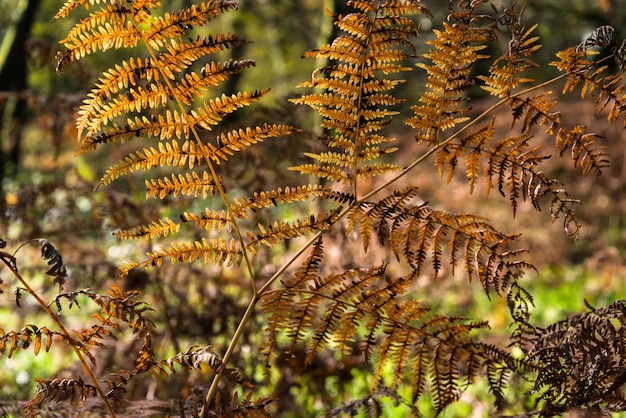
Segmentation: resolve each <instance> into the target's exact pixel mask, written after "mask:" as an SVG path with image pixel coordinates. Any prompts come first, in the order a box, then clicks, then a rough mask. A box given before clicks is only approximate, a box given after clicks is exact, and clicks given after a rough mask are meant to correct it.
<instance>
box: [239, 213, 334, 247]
mask: <svg viewBox="0 0 626 418" xmlns="http://www.w3.org/2000/svg"><path fill="white" fill-rule="evenodd" d="M340 211H341V208H338V209H335V210H332V211H330V212H328V213H318V214H317V216H315V215H309V216H308V217H306V218H301V219H296V220H295V221H293V222H292V223H288V222H285V221H280V222H279V221H275V222H274V223H270V224H268V225H267V227H265V226H263V225H261V224H259V225H258V232H256V233H254V234H253V233H251V232H248V233H247V236H248V245H247V246H246V248H247V249H248V250H250V251H252V252H255V249H254V247H256V246H257V245H259V244H264V245H267V246H268V247H272V246H274V244H277V243H279V242H281V241H284V240H289V239H293V238H298V237H300V236H302V235H304V234H306V233H309V232H315V231H327V230H328V229H329V228H330V227H331V226H332V224H333V223H335V222H336V220H337V214H338V213H339V212H340Z"/></svg>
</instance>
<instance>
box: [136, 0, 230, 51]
mask: <svg viewBox="0 0 626 418" xmlns="http://www.w3.org/2000/svg"><path fill="white" fill-rule="evenodd" d="M237 7H238V6H237V2H235V1H228V0H210V1H206V2H200V3H198V4H192V5H191V6H189V7H186V8H184V9H181V10H177V11H174V12H172V13H165V15H164V16H157V17H155V18H154V21H153V22H152V24H151V26H150V29H149V30H148V31H146V34H145V35H144V36H145V37H146V40H147V41H148V42H149V43H150V45H152V46H153V47H155V48H157V47H162V46H163V45H164V44H166V43H167V42H168V41H169V39H172V38H179V37H181V36H183V35H184V34H185V32H186V31H188V30H191V29H192V28H193V27H194V26H204V25H206V24H207V23H209V22H210V21H211V20H213V19H214V18H215V17H218V16H220V15H222V14H224V13H226V12H228V11H230V10H236V9H237Z"/></svg>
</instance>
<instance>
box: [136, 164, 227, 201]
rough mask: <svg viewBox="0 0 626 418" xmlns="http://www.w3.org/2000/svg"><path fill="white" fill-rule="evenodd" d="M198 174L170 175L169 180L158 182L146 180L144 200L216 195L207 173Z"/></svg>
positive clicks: (214, 186) (215, 187) (163, 179)
mask: <svg viewBox="0 0 626 418" xmlns="http://www.w3.org/2000/svg"><path fill="white" fill-rule="evenodd" d="M201 175H202V177H200V174H198V173H195V172H187V173H185V175H182V174H178V175H176V174H172V176H171V178H168V177H164V178H162V179H158V180H154V179H152V180H146V199H152V198H158V199H164V198H165V197H167V196H172V197H176V196H178V195H188V196H194V197H198V196H202V198H203V199H206V197H207V196H209V195H210V196H214V195H215V194H216V193H217V186H216V184H215V182H214V181H213V178H212V177H211V175H210V174H209V172H208V171H203V172H202V173H201Z"/></svg>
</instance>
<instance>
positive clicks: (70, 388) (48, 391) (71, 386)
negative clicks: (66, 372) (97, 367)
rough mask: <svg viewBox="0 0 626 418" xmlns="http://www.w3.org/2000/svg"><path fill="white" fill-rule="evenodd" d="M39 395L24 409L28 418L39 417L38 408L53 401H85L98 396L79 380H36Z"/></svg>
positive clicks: (92, 388)
mask: <svg viewBox="0 0 626 418" xmlns="http://www.w3.org/2000/svg"><path fill="white" fill-rule="evenodd" d="M36 380H37V393H35V396H34V397H33V399H32V400H31V401H30V402H29V403H28V404H27V405H26V406H25V407H24V409H23V411H22V412H23V413H24V415H25V416H26V417H35V416H37V415H38V413H37V408H38V407H40V406H41V405H43V404H45V403H48V402H51V401H57V402H58V401H70V402H74V401H77V400H79V401H85V400H87V399H89V398H95V397H97V396H98V392H97V390H96V388H95V387H94V386H92V385H89V384H87V383H85V382H83V379H82V378H80V377H79V378H78V379H52V380H50V379H36Z"/></svg>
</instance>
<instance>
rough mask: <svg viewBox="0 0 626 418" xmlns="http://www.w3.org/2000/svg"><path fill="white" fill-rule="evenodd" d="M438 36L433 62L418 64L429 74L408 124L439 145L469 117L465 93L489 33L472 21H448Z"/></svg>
mask: <svg viewBox="0 0 626 418" xmlns="http://www.w3.org/2000/svg"><path fill="white" fill-rule="evenodd" d="M434 33H435V39H434V40H432V41H427V42H426V43H428V44H432V45H433V47H432V48H431V49H430V51H429V53H428V54H424V57H425V58H428V59H430V60H431V61H432V64H430V65H428V64H424V63H418V64H416V65H417V66H418V67H419V68H422V69H423V70H425V71H426V73H427V74H428V78H427V80H426V92H425V93H424V94H423V95H422V97H420V99H419V102H420V104H419V105H414V106H412V107H411V110H413V113H414V116H413V117H411V118H408V119H406V120H405V123H406V124H407V125H409V126H411V127H412V128H415V129H417V130H418V134H417V136H416V139H417V141H418V142H425V143H428V144H431V145H436V144H438V143H439V142H440V135H441V133H442V132H444V131H445V130H447V129H450V128H452V127H454V126H456V125H458V124H460V123H463V122H465V121H467V120H468V118H467V117H464V116H461V115H462V114H463V113H465V112H466V111H467V110H468V108H467V107H464V106H463V103H464V102H465V98H464V97H463V95H464V94H465V92H467V90H469V89H470V88H471V87H472V86H473V81H472V80H471V78H470V71H471V68H472V65H473V64H474V63H475V62H476V61H477V60H479V59H481V58H485V57H486V56H484V55H481V54H479V51H480V50H482V49H484V48H486V45H485V42H486V41H487V37H488V33H487V31H486V30H485V29H484V28H480V27H479V28H476V27H472V26H470V25H468V24H454V25H451V24H448V23H446V22H444V24H443V30H436V29H435V30H434Z"/></svg>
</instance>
